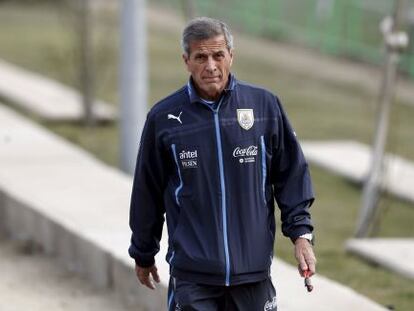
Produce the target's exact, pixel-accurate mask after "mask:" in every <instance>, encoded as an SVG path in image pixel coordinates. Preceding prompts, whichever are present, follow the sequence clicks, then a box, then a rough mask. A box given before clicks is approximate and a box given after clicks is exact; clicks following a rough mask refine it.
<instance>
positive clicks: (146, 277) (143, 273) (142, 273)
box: [135, 265, 160, 289]
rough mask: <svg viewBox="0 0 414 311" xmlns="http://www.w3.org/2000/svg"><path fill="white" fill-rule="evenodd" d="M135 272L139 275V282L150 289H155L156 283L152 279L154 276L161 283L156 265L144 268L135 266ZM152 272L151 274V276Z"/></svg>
mask: <svg viewBox="0 0 414 311" xmlns="http://www.w3.org/2000/svg"><path fill="white" fill-rule="evenodd" d="M135 273H136V275H137V277H138V280H139V282H140V283H141V284H142V285H144V286H146V287H148V288H150V289H155V285H154V282H153V281H152V278H153V279H154V280H155V281H156V282H157V283H159V281H160V280H159V276H158V272H157V267H156V266H155V265H154V266H152V267H149V268H143V267H139V266H135ZM150 274H151V276H152V277H151V276H150Z"/></svg>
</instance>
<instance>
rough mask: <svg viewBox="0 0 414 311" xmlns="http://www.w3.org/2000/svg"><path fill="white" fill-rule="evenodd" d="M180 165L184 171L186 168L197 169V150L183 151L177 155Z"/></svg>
mask: <svg viewBox="0 0 414 311" xmlns="http://www.w3.org/2000/svg"><path fill="white" fill-rule="evenodd" d="M179 157H180V161H181V165H182V167H183V168H184V169H186V168H197V167H198V153H197V150H192V151H191V150H190V151H187V150H183V151H181V152H180V154H179Z"/></svg>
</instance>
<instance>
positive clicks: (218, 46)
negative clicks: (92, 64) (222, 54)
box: [190, 36, 227, 52]
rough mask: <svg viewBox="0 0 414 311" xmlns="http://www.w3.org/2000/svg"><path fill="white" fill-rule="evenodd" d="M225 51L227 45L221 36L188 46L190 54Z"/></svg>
mask: <svg viewBox="0 0 414 311" xmlns="http://www.w3.org/2000/svg"><path fill="white" fill-rule="evenodd" d="M226 49H227V43H226V40H225V39H224V37H223V36H219V37H215V38H211V39H206V40H200V41H194V42H191V44H190V50H191V52H208V51H211V52H213V51H221V50H226Z"/></svg>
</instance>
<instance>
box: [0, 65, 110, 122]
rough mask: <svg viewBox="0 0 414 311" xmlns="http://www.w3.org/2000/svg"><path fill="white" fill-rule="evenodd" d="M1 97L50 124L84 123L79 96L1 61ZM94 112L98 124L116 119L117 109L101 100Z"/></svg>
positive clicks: (57, 83)
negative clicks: (50, 122) (64, 122)
mask: <svg viewBox="0 0 414 311" xmlns="http://www.w3.org/2000/svg"><path fill="white" fill-rule="evenodd" d="M0 96H1V97H3V98H6V99H7V100H9V101H10V102H12V103H13V104H16V105H18V106H19V107H20V108H22V109H24V110H26V111H28V112H30V113H33V114H34V115H37V116H39V117H41V118H42V119H45V120H49V121H62V120H64V121H76V120H81V119H82V118H83V114H84V112H83V105H82V98H81V95H80V94H79V92H77V91H76V90H74V89H72V88H70V87H68V86H65V85H63V84H61V83H59V82H57V81H55V80H52V79H48V78H46V77H44V76H41V75H39V74H36V73H34V72H30V71H28V70H26V69H23V68H20V67H18V66H15V65H12V64H10V63H7V62H5V61H3V60H0ZM93 112H94V116H95V118H96V120H98V121H112V120H114V119H115V118H116V110H115V108H114V106H112V105H109V104H107V103H105V102H102V101H100V100H96V101H95V102H94V105H93Z"/></svg>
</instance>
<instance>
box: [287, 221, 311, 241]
mask: <svg viewBox="0 0 414 311" xmlns="http://www.w3.org/2000/svg"><path fill="white" fill-rule="evenodd" d="M312 231H313V230H312V227H311V226H306V225H304V226H298V227H296V228H295V229H293V230H292V231H291V232H290V234H289V238H290V240H291V241H292V242H293V243H295V241H296V239H297V238H299V237H300V236H301V235H303V234H306V233H312Z"/></svg>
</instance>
